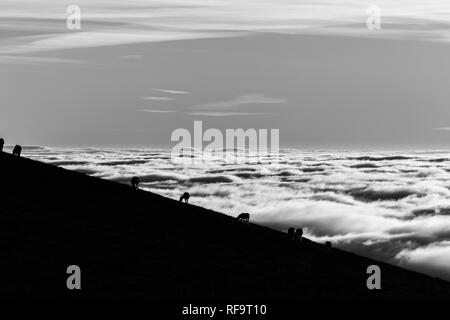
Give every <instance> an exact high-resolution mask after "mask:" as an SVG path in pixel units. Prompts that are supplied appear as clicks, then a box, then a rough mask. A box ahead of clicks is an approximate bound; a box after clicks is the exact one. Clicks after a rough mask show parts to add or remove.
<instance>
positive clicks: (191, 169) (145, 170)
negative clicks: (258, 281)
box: [26, 148, 450, 280]
mask: <svg viewBox="0 0 450 320" xmlns="http://www.w3.org/2000/svg"><path fill="white" fill-rule="evenodd" d="M26 153H27V155H28V156H31V157H33V158H35V159H38V160H41V161H45V162H49V163H53V164H55V165H59V166H63V167H65V168H68V169H72V170H77V171H79V172H84V173H86V174H91V175H93V176H97V177H101V178H105V179H111V180H115V181H118V182H123V183H129V179H130V178H131V177H132V176H139V177H140V178H141V182H142V183H141V187H142V188H144V189H146V190H149V191H152V192H155V193H158V194H162V195H164V196H167V197H170V198H174V199H178V197H179V196H180V194H182V193H183V192H185V191H188V192H190V194H191V202H192V203H193V204H196V205H199V206H204V207H207V208H210V209H214V210H217V211H220V212H223V213H225V214H228V215H231V216H237V215H238V214H239V213H241V212H250V213H251V217H252V218H251V219H252V221H254V222H256V223H260V224H263V225H268V226H271V227H274V228H277V229H279V230H286V229H287V228H288V227H291V226H293V227H302V228H304V230H305V233H306V236H307V237H309V238H311V239H313V240H316V241H319V242H324V241H328V240H329V241H332V242H333V243H334V244H335V246H337V247H340V248H342V249H345V250H348V251H352V252H355V253H358V254H362V255H366V256H369V257H372V258H375V259H381V260H384V261H387V262H390V263H393V264H397V265H401V266H403V267H405V268H409V269H412V270H417V271H420V272H424V273H427V274H430V275H433V276H438V277H441V278H444V279H447V280H450V240H449V239H450V160H448V159H450V153H446V152H415V153H395V152H389V153H380V152H378V153H375V152H373V153H368V152H365V153H358V152H302V151H297V150H283V151H282V152H281V156H280V161H279V163H278V166H273V165H271V164H270V163H269V162H273V158H272V159H271V158H264V159H262V161H260V162H256V163H252V164H229V163H223V162H220V161H216V160H211V161H208V162H205V163H201V164H196V163H194V164H192V163H190V162H189V160H190V158H189V159H187V162H185V163H180V161H176V162H174V161H171V157H170V151H165V150H96V149H76V150H74V149H70V150H69V149H51V148H41V149H39V148H31V149H26ZM272 164H273V163H272Z"/></svg>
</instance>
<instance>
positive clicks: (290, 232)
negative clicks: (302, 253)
mask: <svg viewBox="0 0 450 320" xmlns="http://www.w3.org/2000/svg"><path fill="white" fill-rule="evenodd" d="M287 234H288V238H289V239H290V240H294V239H295V228H289V229H288V232H287Z"/></svg>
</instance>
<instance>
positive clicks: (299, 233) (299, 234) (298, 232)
mask: <svg viewBox="0 0 450 320" xmlns="http://www.w3.org/2000/svg"><path fill="white" fill-rule="evenodd" d="M302 236H303V229H302V228H299V229H296V230H295V238H296V239H297V240H300V241H301V240H302Z"/></svg>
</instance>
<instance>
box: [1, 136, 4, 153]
mask: <svg viewBox="0 0 450 320" xmlns="http://www.w3.org/2000/svg"><path fill="white" fill-rule="evenodd" d="M4 145H5V140H3V138H0V152H2V151H3V146H4Z"/></svg>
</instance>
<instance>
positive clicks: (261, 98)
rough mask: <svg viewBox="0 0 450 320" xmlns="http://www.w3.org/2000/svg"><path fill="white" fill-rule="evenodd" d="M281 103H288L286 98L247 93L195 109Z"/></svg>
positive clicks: (217, 108) (218, 108)
mask: <svg viewBox="0 0 450 320" xmlns="http://www.w3.org/2000/svg"><path fill="white" fill-rule="evenodd" d="M280 103H286V100H285V99H281V98H272V97H268V96H266V95H264V94H246V95H242V96H239V97H237V98H235V99H231V100H227V101H218V102H211V103H206V104H203V105H199V106H196V107H195V109H199V110H220V109H229V108H235V107H239V106H244V105H261V104H280Z"/></svg>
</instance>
